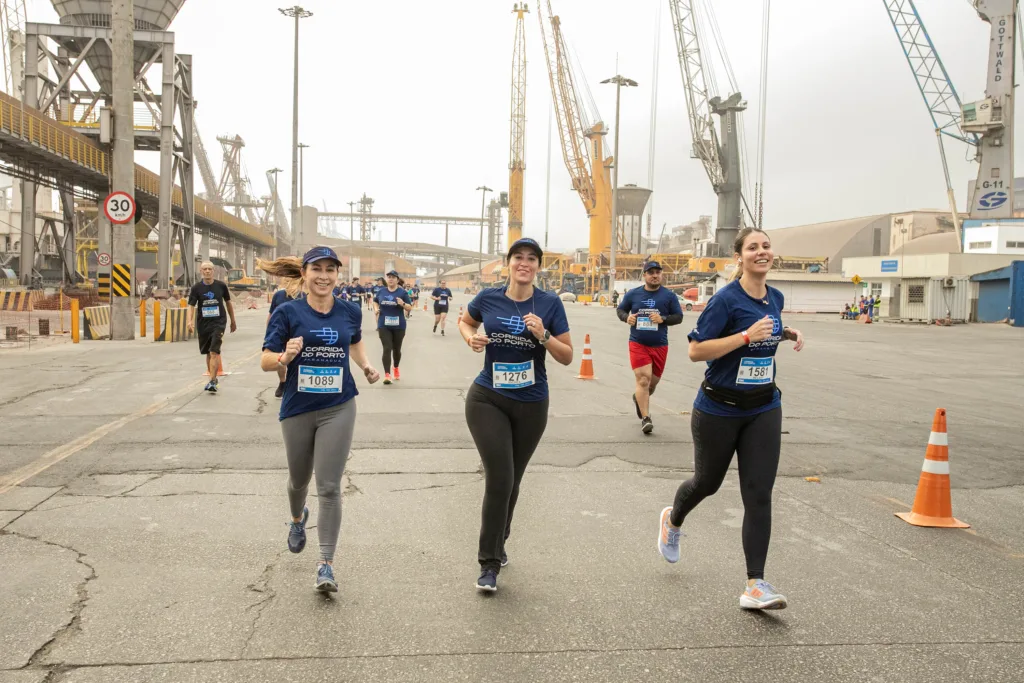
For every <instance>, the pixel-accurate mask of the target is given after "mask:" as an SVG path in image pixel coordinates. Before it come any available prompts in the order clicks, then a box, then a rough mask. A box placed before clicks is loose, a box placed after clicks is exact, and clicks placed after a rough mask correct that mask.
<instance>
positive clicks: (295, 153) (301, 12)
mask: <svg viewBox="0 0 1024 683" xmlns="http://www.w3.org/2000/svg"><path fill="white" fill-rule="evenodd" d="M278 12H280V13H281V14H283V15H285V16H286V17H293V18H294V19H295V75H294V88H293V89H294V93H293V95H292V225H293V226H295V225H296V224H297V223H298V221H297V220H296V214H297V213H298V203H299V20H300V19H306V18H308V17H311V16H313V13H312V12H309V11H307V10H305V9H303V8H302V7H300V6H298V5H295V6H293V7H288V8H284V9H278Z"/></svg>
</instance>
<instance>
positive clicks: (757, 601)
mask: <svg viewBox="0 0 1024 683" xmlns="http://www.w3.org/2000/svg"><path fill="white" fill-rule="evenodd" d="M788 604H789V603H788V602H787V601H786V596H785V595H783V594H782V593H779V592H778V591H776V590H775V588H774V587H773V586H772V585H771V584H770V583H768V582H767V581H765V580H764V579H758V580H757V581H755V582H754V585H753V586H747V589H746V590H745V591H743V595H741V596H740V608H741V609H786V606H787V605H788Z"/></svg>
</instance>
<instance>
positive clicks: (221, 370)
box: [203, 353, 230, 377]
mask: <svg viewBox="0 0 1024 683" xmlns="http://www.w3.org/2000/svg"><path fill="white" fill-rule="evenodd" d="M224 365H225V363H224V354H223V353H222V354H221V355H220V367H219V368H217V376H218V377H224V376H226V375H229V374H230V373H228V372H224ZM209 376H210V369H209V368H207V369H206V372H204V373H203V377H209Z"/></svg>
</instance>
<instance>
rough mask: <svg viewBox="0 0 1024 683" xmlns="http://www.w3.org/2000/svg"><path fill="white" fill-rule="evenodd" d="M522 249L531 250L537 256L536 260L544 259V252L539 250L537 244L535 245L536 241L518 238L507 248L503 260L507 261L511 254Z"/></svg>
mask: <svg viewBox="0 0 1024 683" xmlns="http://www.w3.org/2000/svg"><path fill="white" fill-rule="evenodd" d="M523 247H529V248H530V249H532V250H533V253H535V254H537V260H541V259H543V258H544V250H543V249H541V248H540V245H539V244H537V240H535V239H530V238H529V237H520V238H519V239H517V240H516V241H515V242H513V243H512V246H511V247H509V248H508V254H506V255H505V260H506V261H508V260H509V259H511V258H512V254H513V253H515V252H516V251H518V250H519V249H521V248H523Z"/></svg>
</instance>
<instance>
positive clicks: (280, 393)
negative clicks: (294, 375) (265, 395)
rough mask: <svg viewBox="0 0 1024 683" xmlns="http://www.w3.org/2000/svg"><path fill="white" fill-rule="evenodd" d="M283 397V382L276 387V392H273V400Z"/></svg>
mask: <svg viewBox="0 0 1024 683" xmlns="http://www.w3.org/2000/svg"><path fill="white" fill-rule="evenodd" d="M282 396H284V382H281V383H279V384H278V385H277V390H276V391H275V392H274V398H281V397H282Z"/></svg>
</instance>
